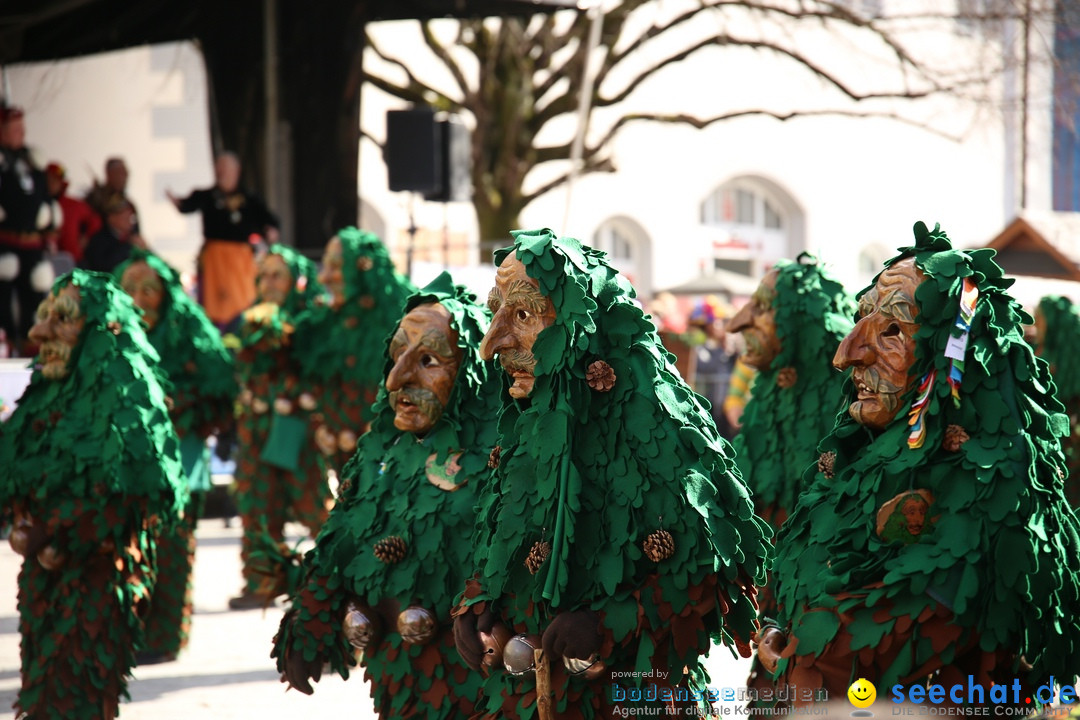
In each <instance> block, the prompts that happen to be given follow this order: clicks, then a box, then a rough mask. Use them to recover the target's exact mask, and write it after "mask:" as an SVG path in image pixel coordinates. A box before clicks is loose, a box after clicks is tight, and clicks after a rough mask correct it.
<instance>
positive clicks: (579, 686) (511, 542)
mask: <svg viewBox="0 0 1080 720" xmlns="http://www.w3.org/2000/svg"><path fill="white" fill-rule="evenodd" d="M512 235H513V237H514V240H515V242H514V245H513V247H512V248H508V249H504V250H501V251H499V252H498V253H496V263H501V262H502V260H503V259H504V258H505V257H506V256H507V255H508V254H509V253H510V252H513V253H515V255H516V257H517V259H518V260H520V261H521V262H522V263H523V264H524V266H525V269H526V272H527V273H528V275H529V277H531V278H534V279H535V280H537V281H538V282H539V289H540V292H541V293H542V294H544V295H545V296H546V297H548V298H549V299H550V300H551V302H552V304H553V306H554V310H555V316H556V318H555V322H554V324H553V325H551V326H550V327H547V328H546V329H544V330H543V331H541V333H540V335H539V336H538V337H537V339H536V341H535V343H534V345H533V348H532V352H533V354H534V355H535V357H536V361H537V364H536V367H535V371H534V375H535V384H534V386H533V390H532V392H531V394H530V395H529V397H528V398H527V399H525V400H522V401H512V400H508V401H507V405H506V406H505V408H504V410H503V412H502V415H501V417H500V421H499V446H500V448H501V451H500V454H499V462H498V470H497V471H496V475H495V477H494V479H493V481H492V485H491V487H490V489H489V490H488V491H487V492H485V493H484V494H483V495H482V496H481V497H480V507H479V518H478V521H479V526H478V536H477V538H476V541H475V543H474V544H475V548H476V549H475V554H474V562H475V566H476V568H477V575H476V578H475V580H474V581H473V582H471V583H470V585H469V587H468V588H467V590H466V593H465V596H464V604H466V605H468V606H469V610H468V611H471V612H474V613H477V614H479V613H481V612H483V611H485V610H491V611H493V612H494V613H495V614H496V615H497V616H498V617H500V618H501V619H502V620H503V621H504V622H505V623H506V624H507V625H510V626H512V628H513V631H514V632H516V633H532V634H537V635H541V634H542V633H543V631H544V630H545V628H547V626H548V624H549V623H550V622H551V621H552V619H553V618H554V617H555V616H556V615H557V614H558V613H562V612H567V611H578V610H592V611H595V612H596V613H597V614H598V615H599V617H600V620H601V624H602V628H603V629H602V634H603V638H602V644H601V647H600V659H601V661H602V662H603V663H604V664H605V665H606V668H607V670H606V671H605V672H604V673H603V674H602V675H601V676H600V677H599V678H597V679H595V680H585V679H583V678H582V677H570V676H569V675H568V674H567V672H566V671H565V669H564V667H563V663H562V662H561V661H560V659H559V658H552V659H551V660H550V667H551V688H552V690H553V693H554V699H553V706H554V709H555V712H556V714H557V716H558V717H560V718H593V717H599V716H605V717H606V716H608V715H610V713H611V711H612V702H613V700H612V689H611V688H612V686H613V683H620V684H625V683H636V682H641V681H640V679H639V680H637V681H635V680H613V679H612V677H611V674H610V673H611V671H617V672H632V671H637V672H642V673H648V672H651V671H652V670H653V669H654V668H659V669H663V670H665V671H670V675H669V676H668V677H667V679H666V680H660V681H659V682H660V683H664V682H666V683H667V684H669V685H670V686H672V687H681V688H683V689H684V690H685V688H686V687H687V686H688V685H689V686H697V685H698V684H699V683H701V682H703V681H704V680H705V673H704V670H703V668H702V665H701V662H700V656H701V655H702V654H705V653H707V652H708V651H709V648H710V646H711V643H712V642H713V641H714V640H715V641H719V642H722V643H724V644H725V645H729V646H730V645H736V646H738V648H739V649H740V650H741V651H742V652H743V653H744V654H745V655H749V648H748V646H747V643H748V641H749V639H750V635H751V633H752V632H753V631H754V627H755V626H754V619H755V614H756V607H755V603H754V600H753V597H754V592H755V591H754V589H753V586H754V585H756V584H760V583H761V582H763V581H764V573H765V563H766V558H767V555H768V553H769V540H768V538H769V536H770V532H769V530H768V528H767V526H766V525H765V523H764V522H763V521H762V520H761V519H760V518H758V517H756V516H755V515H754V512H753V506H752V503H751V500H750V494H749V492H748V491H747V489H746V486H745V485H744V484H743V482H742V480H741V478H740V476H739V474H738V471H737V470H736V469H735V463H734V459H733V458H732V455H731V450H730V448H729V446H728V445H727V444H726V443H725V442H724V441H723V440H722V439H721V438H720V436H719V435H718V434H717V432H716V427H715V425H714V423H713V420H712V417H711V416H710V414H709V411H708V410H707V409H706V407H707V404H706V403H705V401H704V400H703V399H702V398H700V397H698V396H697V395H695V394H694V393H693V392H692V391H691V390H690V388H688V387H687V385H686V383H685V382H684V381H683V380H682V379H681V378H680V377H679V376H678V374H677V373H676V372H675V370H674V366H673V365H672V361H673V356H671V355H670V354H668V353H667V352H666V351H665V350H664V348H663V346H662V345H661V344H660V341H659V338H658V337H657V335H656V332H655V329H654V327H653V324H652V322H651V321H650V320H649V319H648V318H647V317H646V316H645V315H644V314H643V313H642V310H641V308H640V307H639V306H638V305H637V304H636V303H635V302H634V291H633V289H632V288H631V287H630V286H629V285H628V284H627V283H626V281H625V279H624V278H622V277H621V276H619V275H618V274H617V272H616V270H615V269H614V268H612V267H611V266H610V265H609V264H608V263H607V261H606V259H605V256H604V254H603V253H602V252H599V251H596V250H593V249H592V248H589V247H586V246H584V245H582V244H581V243H580V242H579V241H577V240H575V239H572V238H561V239H557V238H556V237H555V236H554V235H553V234H552V233H551V231H550V230H546V229H544V230H535V231H517V232H514V233H512ZM597 361H603V363H606V364H607V365H608V366H610V369H611V370H612V371H613V372H614V385H613V386H611V387H610V388H608V389H607V390H604V389H603V388H604V385H602V384H597V383H595V382H594V383H593V385H595V386H596V387H597V388H599V389H593V386H592V385H590V381H589V379H588V377H587V374H588V368H589V367H590V366H591V365H592V366H594V370H595V369H596V368H597V367H598V368H600V369H601V370H604V366H603V365H599V366H595V365H594V363H596V362H597ZM605 372H606V370H605ZM660 530H664V531H666V532H667V533H670V535H671V537H672V538H673V540H674V550H673V554H672V555H671V556H670V557H667V558H666V559H662V560H660V561H659V562H656V561H654V560H652V559H650V557H648V556H646V554H645V552H644V550H643V546H644V543H645V542H646V541H647V540H648V539H649V538H650V536H655V533H657V532H658V531H660ZM538 542H549V543H550V548H551V551H550V556H549V557H547V558H546V559H545V560H544V561H543V563H542V564H540V566H539V568H538V570H537V572H536V573H535V574H532V572H531V570H530V568H529V567H526V563H525V561H526V558H527V557H530V559H531V557H532V553H530V550H531V549H532V548H533V547H534V545H535V544H536V543H538ZM684 668H685V669H687V671H688V673H684V672H683V670H684ZM668 689H669V690H670V688H668ZM484 692H485V699H484V703H485V705H484V711H485V712H486V713H487V715H499V716H501V717H509V718H532V717H535V716H536V679H535V677H534V676H533V675H527V676H522V677H515V676H513V675H510V674H509V673H505V672H501V671H495V672H493V673H492V674H491V676H490V677H489V678H488V679H487V680H486V682H485V688H484Z"/></svg>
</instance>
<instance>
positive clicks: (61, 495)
mask: <svg viewBox="0 0 1080 720" xmlns="http://www.w3.org/2000/svg"><path fill="white" fill-rule="evenodd" d="M69 284H70V285H74V286H76V287H77V288H78V290H79V293H80V295H81V301H80V311H81V314H82V316H83V317H84V318H85V326H84V328H83V330H82V332H81V333H80V335H79V341H78V345H77V346H76V347H75V348H74V350H73V351H72V354H71V358H70V362H69V368H70V372H69V374H68V375H67V376H66V377H64V378H60V379H55V380H48V379H46V378H45V377H44V376H43V375H42V372H41V370H35V372H34V374H33V376H32V378H31V382H30V385H29V386H28V387H27V389H26V392H25V393H24V394H23V396H22V398H21V399H20V400H19V404H18V407H17V408H16V411H15V413H14V414H13V415H12V417H11V418H10V419H9V420H8V421H7V423H6V424H5V427H4V432H3V437H2V439H0V443H2V444H0V508H2V509H3V512H4V513H5V514H11V513H14V515H15V517H16V522H17V523H18V522H19V521H20V520H22V521H25V520H29V521H30V522H32V524H33V526H35V527H37V528H39V529H43V530H44V533H45V536H47V537H48V538H49V543H50V546H51V547H52V548H54V549H55V551H57V552H58V553H59V554H60V555H61V557H62V562H61V564H60V566H59V567H58V568H57V569H55V570H51V571H50V570H46V569H45V567H44V566H43V565H42V564H40V563H39V561H38V559H37V558H34V557H28V558H27V559H26V560H25V561H24V562H23V565H22V570H21V572H20V573H19V631H20V633H21V635H22V646H21V647H22V690H21V691H20V693H19V698H18V700H17V701H16V708H17V709H18V710H21V711H23V712H27V713H29V715H30V716H32V717H34V718H60V717H63V718H95V719H96V718H102V717H114V716H115V715H116V714H117V711H118V704H119V698H120V696H121V695H123V696H125V697H126V696H127V681H126V678H127V676H128V675H129V674H130V671H131V668H132V666H133V664H134V660H135V657H134V654H135V650H136V648H137V647H138V646H139V644H140V643H141V641H142V621H141V619H140V616H141V615H142V614H144V613H145V610H146V604H147V601H148V599H149V597H150V596H151V594H152V590H153V585H154V577H155V572H156V567H155V544H156V540H155V534H156V532H157V530H158V526H159V525H164V526H166V527H167V526H169V525H171V524H173V523H175V522H176V521H177V519H178V517H179V514H180V510H181V507H182V506H183V503H184V501H185V500H186V496H187V488H186V486H185V485H184V484H183V481H182V475H181V470H180V451H179V444H178V442H177V439H176V434H175V433H174V432H173V427H172V423H171V422H170V421H169V417H168V411H167V409H166V405H165V391H164V390H163V388H162V384H161V381H160V379H159V376H158V373H157V370H156V365H157V362H158V357H157V353H156V352H155V351H154V349H153V348H152V347H151V346H150V343H149V342H148V341H147V339H146V334H145V333H144V331H143V329H142V323H141V322H140V320H139V314H138V311H137V310H136V309H135V307H134V306H133V304H132V302H131V299H130V298H129V297H128V296H127V295H126V294H125V293H124V292H123V291H122V290H121V289H120V287H119V285H117V284H116V283H115V282H114V281H113V279H112V278H111V277H110V276H108V275H104V274H100V273H92V272H87V271H83V270H75V271H74V272H72V273H68V274H66V275H64V276H62V277H61V278H59V279H58V280H57V281H56V284H55V285H54V286H53V290H52V292H53V294H54V295H56V294H59V292H60V290H61V289H62V288H64V287H66V286H67V285H69ZM39 557H40V555H39Z"/></svg>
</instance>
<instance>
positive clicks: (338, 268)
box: [319, 235, 345, 307]
mask: <svg viewBox="0 0 1080 720" xmlns="http://www.w3.org/2000/svg"><path fill="white" fill-rule="evenodd" d="M344 265H345V256H344V254H343V251H342V248H341V238H339V237H338V236H337V235H335V236H334V237H332V238H330V242H328V243H326V249H325V250H324V251H323V257H322V269H321V270H319V282H321V283H322V284H323V287H325V288H326V289H327V291H328V292H329V293H330V295H331V297H332V302H333V304H334V307H340V306H341V305H342V304H344V303H345V273H344V271H343V268H344Z"/></svg>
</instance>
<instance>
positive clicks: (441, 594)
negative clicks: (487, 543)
mask: <svg viewBox="0 0 1080 720" xmlns="http://www.w3.org/2000/svg"><path fill="white" fill-rule="evenodd" d="M435 302H437V303H441V304H442V306H443V307H445V308H446V309H447V310H448V311H450V314H451V323H452V325H453V327H454V328H455V329H456V330H457V331H458V347H460V348H461V349H462V351H463V353H464V354H463V359H462V364H461V367H460V368H459V370H458V374H457V380H456V383H455V386H454V389H453V392H452V394H451V396H450V401H449V403H448V405H447V407H446V409H445V411H444V414H443V416H442V417H441V418H440V419H439V421H438V423H437V424H436V426H435V428H433V430H432V431H431V432H430V433H429V434H428V435H427V436H426V437H424V438H423V440H418V439H417V438H416V437H415V436H414V435H412V434H410V433H403V432H401V431H400V430H398V429H396V428H395V427H394V415H395V412H394V409H393V408H392V407H390V405H389V403H388V401H387V392H386V388H385V385H383V386H381V387H380V391H379V396H378V400H377V401H376V403H375V406H376V408H377V411H378V414H377V415H376V417H375V419H374V421H373V423H372V427H371V430H370V431H369V432H368V433H367V434H366V435H364V436H363V438H361V440H360V445H359V447H358V449H357V452H356V454H355V455H354V456H353V458H352V460H351V461H350V462H349V463H348V464H347V465H346V466H345V468H344V470H343V473H342V477H343V486H342V487H343V490H342V492H341V496H340V498H339V499H338V502H337V504H336V505H335V506H334V509H333V511H332V512H331V514H330V518H329V520H327V522H326V524H325V525H324V526H323V529H322V531H321V532H320V534H319V537H318V541H317V543H316V547H315V548H314V549H313V550H312V551H311V552H310V553H309V554H308V555H307V557H306V560H305V564H306V566H307V572H308V574H309V581H308V583H307V585H306V587H305V589H304V592H306V593H309V594H314V595H315V596H317V597H318V599H319V600H320V601H323V602H325V603H326V604H327V605H329V606H330V608H331V614H332V616H334V617H337V618H340V610H341V608H342V607H343V606H344V603H345V602H346V601H347V600H348V599H349V598H350V597H355V598H357V599H358V601H359V602H360V603H362V604H365V605H369V606H373V605H375V604H377V603H378V602H379V601H380V600H382V599H384V598H393V599H396V600H397V601H398V603H399V604H400V605H401V607H402V608H404V607H406V606H407V605H409V604H418V605H421V606H423V607H425V608H428V609H431V610H434V611H435V612H436V613H437V615H438V617H439V619H440V622H441V623H442V624H443V625H444V626H448V625H449V623H450V609H451V608H452V606H453V602H454V599H455V597H456V595H457V594H458V593H459V592H460V591H461V588H462V586H463V585H464V583H465V580H466V578H467V574H468V569H469V560H470V558H471V553H472V547H471V544H470V542H469V539H470V537H471V534H472V529H473V526H474V523H475V512H474V506H475V504H476V500H477V497H478V494H479V492H480V490H481V488H482V487H483V486H484V484H485V480H486V476H488V475H489V474H490V472H491V471H490V470H489V469H488V467H487V461H488V456H489V454H490V450H491V448H492V446H493V445H494V443H495V433H496V427H495V418H496V415H497V413H498V409H499V407H500V406H501V404H502V400H501V387H502V386H501V379H500V378H501V373H500V372H498V371H497V370H496V369H495V368H494V367H493V366H492V364H491V363H487V362H484V361H482V360H481V359H480V357H479V347H480V340H481V339H482V338H483V336H484V333H485V332H486V331H487V327H488V323H489V315H488V312H487V310H486V308H485V307H483V306H482V305H480V304H478V303H477V302H476V298H475V296H474V295H472V294H471V293H470V292H469V291H468V290H466V289H465V288H464V287H463V286H455V285H454V284H453V282H452V280H451V279H450V276H449V274H447V273H443V274H442V275H440V276H439V278H437V279H436V280H434V281H433V282H432V283H431V284H429V285H428V286H427V287H425V288H424V289H423V290H421V291H419V292H418V293H416V294H415V295H413V296H412V297H411V298H409V300H408V302H407V304H406V305H405V312H408V311H409V310H412V309H413V308H415V307H417V306H418V305H421V304H425V303H435ZM381 348H382V350H383V358H384V362H383V364H382V369H383V371H384V376H385V374H386V373H388V372H389V371H390V368H391V367H392V362H390V361H389V359H388V357H389V353H388V352H387V344H385V343H384V344H382V345H381ZM454 462H456V464H457V465H459V466H460V468H461V469H460V471H458V472H457V474H452V475H450V476H449V482H450V483H452V485H453V488H454V489H452V490H446V489H442V488H440V487H438V486H436V485H435V484H434V483H433V482H431V481H429V479H428V475H429V473H437V472H439V470H440V469H445V468H446V466H447V465H448V464H451V463H454ZM429 466H430V467H429ZM390 536H396V537H399V538H401V539H403V540H404V541H405V543H406V544H407V548H408V549H407V551H406V553H405V556H404V557H403V559H402V560H401V561H399V562H397V563H394V564H387V563H384V562H382V561H381V560H379V558H378V557H377V556H376V555H375V553H374V551H373V547H374V545H375V543H376V542H378V541H380V540H382V539H384V538H387V537H390ZM328 589H329V591H328ZM294 608H295V609H297V610H298V612H299V613H300V617H299V620H300V622H299V623H298V624H293V625H292V626H288V627H286V626H283V631H282V634H281V635H279V638H278V644H277V647H276V649H275V654H276V655H278V656H279V657H280V656H281V654H283V653H282V651H283V647H282V646H283V645H284V646H287V647H290V648H292V649H294V650H295V651H302V652H304V653H305V656H307V657H314V656H315V653H320V654H322V655H323V657H324V658H325V659H327V660H329V662H330V663H331V666H332V667H333V668H334V669H335V670H336V671H338V672H340V673H342V674H343V675H344V676H346V677H347V676H348V665H349V664H351V659H352V654H353V653H352V651H351V648H350V647H349V646H348V645H347V644H346V643H345V640H344V637H343V635H342V633H341V626H340V621H338V622H337V623H336V624H335V623H334V622H333V621H332V622H331V627H330V628H329V629H328V633H329V637H316V636H313V634H311V633H310V632H306V631H305V630H304V628H305V627H310V623H311V621H312V620H313V619H314V618H312V617H308V616H307V610H306V607H305V605H303V604H302V603H300V602H298V601H297V599H296V598H294ZM392 630H393V629H392V628H391V629H390V633H389V636H388V637H387V638H386V640H385V641H384V642H383V643H382V644H381V645H380V646H379V647H378V648H376V649H369V650H368V651H367V652H366V653H365V654H364V659H363V663H364V665H365V667H366V668H367V671H368V676H369V678H370V679H371V680H372V683H373V692H374V693H375V699H376V707H378V708H380V712H387V711H389V710H390V709H396V710H400V709H401V707H402V706H403V704H404V703H412V702H422V703H423V702H426V701H418V700H416V698H415V697H412V696H411V695H410V694H409V693H405V692H401V693H400V696H394V694H392V693H391V694H388V693H387V687H386V686H387V685H388V684H389V683H391V682H399V681H401V679H402V678H403V677H404V676H406V675H407V674H409V673H410V672H413V674H415V669H412V670H411V665H412V663H413V662H414V661H415V659H416V657H417V656H418V655H419V654H420V652H421V647H419V646H414V647H411V648H410V647H408V646H405V647H402V644H401V638H400V636H399V635H397V634H396V633H394V632H393V631H392ZM450 653H451V656H448V657H447V658H446V659H445V661H446V663H447V666H446V667H445V668H443V669H441V670H439V675H440V678H443V679H448V678H449V677H450V667H451V664H452V666H453V667H455V668H457V669H456V670H455V672H454V675H456V676H459V677H464V678H465V680H464V682H462V681H460V680H459V681H454V683H453V684H456V685H457V686H458V687H457V689H456V690H455V691H454V693H453V694H455V695H459V696H462V695H464V696H468V697H470V698H474V697H475V696H476V694H477V691H478V690H479V686H480V681H481V678H480V676H479V675H477V674H476V673H473V672H471V671H467V669H466V668H465V666H464V665H462V664H461V661H460V659H459V658H458V656H457V653H456V652H455V651H452V650H451V651H450ZM430 681H431V678H428V679H427V682H430ZM448 681H449V680H448ZM418 682H423V681H422V680H420V679H418ZM421 706H423V707H427V711H428V712H429V713H432V714H431V715H430V716H431V717H436V716H439V717H446V716H447V715H446V714H445V713H446V712H447V711H448V707H449V706H447V707H443V706H442V705H441V704H435V705H430V704H429V705H421ZM440 713H443V714H440Z"/></svg>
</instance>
